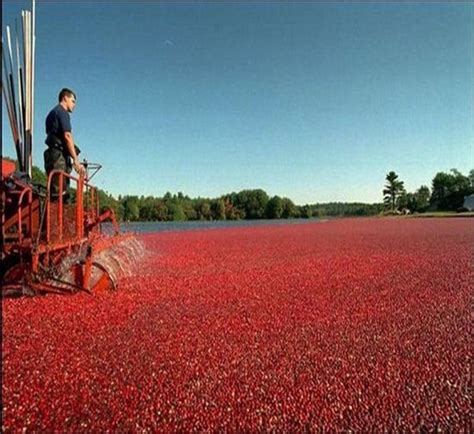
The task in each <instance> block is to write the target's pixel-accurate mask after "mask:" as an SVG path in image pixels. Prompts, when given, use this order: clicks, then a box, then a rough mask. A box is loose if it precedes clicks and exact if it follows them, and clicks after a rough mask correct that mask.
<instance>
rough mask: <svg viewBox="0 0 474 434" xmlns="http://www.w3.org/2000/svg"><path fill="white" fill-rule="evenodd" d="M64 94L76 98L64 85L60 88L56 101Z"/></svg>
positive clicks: (60, 99)
mask: <svg viewBox="0 0 474 434" xmlns="http://www.w3.org/2000/svg"><path fill="white" fill-rule="evenodd" d="M65 96H69V97H71V96H73V97H74V98H76V94H75V93H74V92H73V91H72V90H71V89H68V88H67V87H65V88H64V89H61V92H59V95H58V101H59V102H61V101H62V100H63V98H64V97H65Z"/></svg>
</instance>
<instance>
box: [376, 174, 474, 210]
mask: <svg viewBox="0 0 474 434" xmlns="http://www.w3.org/2000/svg"><path fill="white" fill-rule="evenodd" d="M385 180H386V184H385V187H384V189H383V195H384V209H385V212H386V213H401V212H404V213H407V212H410V213H414V212H417V213H423V212H426V211H458V212H461V211H467V209H466V208H465V205H464V201H465V198H466V197H468V196H470V195H472V194H474V169H473V170H471V171H470V172H469V174H468V175H467V176H466V175H463V174H462V173H461V172H460V171H459V170H457V169H451V171H450V172H448V173H446V172H438V173H437V174H436V175H435V176H434V178H433V180H432V181H431V190H430V188H429V187H428V186H426V185H422V186H420V187H419V188H418V189H417V190H415V191H414V192H407V191H406V189H405V186H404V182H403V181H402V180H400V179H399V177H398V175H397V174H396V173H395V172H394V171H391V172H389V173H387V176H386V177H385Z"/></svg>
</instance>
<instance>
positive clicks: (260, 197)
mask: <svg viewBox="0 0 474 434" xmlns="http://www.w3.org/2000/svg"><path fill="white" fill-rule="evenodd" d="M100 201H101V204H102V206H104V207H111V208H113V209H114V210H115V212H116V214H117V216H118V217H119V219H120V220H122V221H183V220H241V219H288V218H312V217H325V216H367V215H375V214H379V213H380V212H381V211H382V210H383V204H381V203H380V204H364V203H336V202H334V203H326V204H314V205H295V204H294V203H293V201H292V200H291V199H289V198H287V197H280V196H273V197H270V196H269V195H268V194H267V193H266V192H265V191H264V190H262V189H254V190H242V191H240V192H233V193H230V194H227V195H224V196H221V197H219V198H213V199H211V198H197V199H192V198H190V197H189V196H186V195H184V194H183V193H181V192H178V193H177V194H171V193H169V192H168V193H166V194H165V195H164V196H163V197H154V196H147V197H145V196H119V197H118V198H117V199H115V198H114V197H113V196H111V195H107V194H105V193H103V192H101V196H100Z"/></svg>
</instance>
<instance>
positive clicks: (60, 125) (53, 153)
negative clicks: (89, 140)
mask: <svg viewBox="0 0 474 434" xmlns="http://www.w3.org/2000/svg"><path fill="white" fill-rule="evenodd" d="M58 101H59V104H58V105H57V106H56V107H54V108H53V109H52V110H51V111H50V112H49V114H48V116H47V117H46V135H47V137H46V141H45V143H46V144H47V145H48V149H46V151H45V152H44V166H45V169H46V173H47V174H48V175H49V173H50V172H51V171H52V170H62V171H64V172H66V173H68V174H69V173H71V170H72V168H73V167H74V170H75V171H76V172H77V173H79V174H80V173H83V172H84V166H83V165H82V164H81V163H80V162H79V158H78V154H79V152H80V151H79V148H77V147H76V146H75V145H74V139H73V137H72V128H71V117H70V115H69V114H70V113H72V112H73V110H74V108H75V107H76V95H75V93H74V92H73V91H72V90H71V89H67V88H64V89H62V90H61V92H59V96H58ZM55 178H56V177H55ZM68 186H69V179H68V178H67V177H64V186H63V192H64V193H66V190H67V187H68ZM51 189H52V195H53V197H54V196H56V197H57V196H58V194H59V177H57V178H56V179H55V180H54V181H53V183H52V186H51Z"/></svg>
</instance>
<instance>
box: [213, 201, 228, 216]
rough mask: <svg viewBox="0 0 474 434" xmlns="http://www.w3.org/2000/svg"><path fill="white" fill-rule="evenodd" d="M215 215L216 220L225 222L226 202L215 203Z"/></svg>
mask: <svg viewBox="0 0 474 434" xmlns="http://www.w3.org/2000/svg"><path fill="white" fill-rule="evenodd" d="M214 207H215V209H214V215H215V218H216V220H225V202H224V200H223V199H222V198H221V199H217V200H215V201H214Z"/></svg>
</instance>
